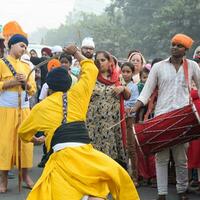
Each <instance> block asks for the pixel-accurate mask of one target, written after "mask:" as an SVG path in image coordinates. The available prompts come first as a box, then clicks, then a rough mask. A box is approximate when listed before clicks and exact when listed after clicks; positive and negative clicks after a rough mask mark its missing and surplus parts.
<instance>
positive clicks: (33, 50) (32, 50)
mask: <svg viewBox="0 0 200 200" xmlns="http://www.w3.org/2000/svg"><path fill="white" fill-rule="evenodd" d="M30 52H34V53H36V54H37V51H36V50H35V49H31V50H30V51H29V53H30Z"/></svg>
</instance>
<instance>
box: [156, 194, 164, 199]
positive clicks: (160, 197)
mask: <svg viewBox="0 0 200 200" xmlns="http://www.w3.org/2000/svg"><path fill="white" fill-rule="evenodd" d="M156 200H166V195H158V198H157V199H156Z"/></svg>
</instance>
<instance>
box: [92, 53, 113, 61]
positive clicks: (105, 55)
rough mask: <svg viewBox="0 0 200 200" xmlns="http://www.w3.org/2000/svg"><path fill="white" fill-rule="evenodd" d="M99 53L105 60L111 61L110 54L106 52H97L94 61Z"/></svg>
mask: <svg viewBox="0 0 200 200" xmlns="http://www.w3.org/2000/svg"><path fill="white" fill-rule="evenodd" d="M100 53H102V54H103V55H104V57H105V58H106V59H108V60H109V61H112V57H111V54H110V53H109V52H107V51H97V52H96V54H95V57H94V58H95V60H96V59H97V55H98V54H100Z"/></svg>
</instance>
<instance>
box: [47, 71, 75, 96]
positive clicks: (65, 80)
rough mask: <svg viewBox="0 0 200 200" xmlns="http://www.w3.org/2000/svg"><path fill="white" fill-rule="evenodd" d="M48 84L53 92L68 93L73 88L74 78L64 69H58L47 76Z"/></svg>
mask: <svg viewBox="0 0 200 200" xmlns="http://www.w3.org/2000/svg"><path fill="white" fill-rule="evenodd" d="M46 83H47V85H48V86H49V89H52V90H53V91H61V92H67V90H69V88H70V87H71V84H72V78H71V76H70V75H69V73H68V71H67V70H66V69H65V68H64V67H58V68H54V69H52V70H51V71H50V72H49V73H48V74H47V78H46Z"/></svg>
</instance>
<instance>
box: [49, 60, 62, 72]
mask: <svg viewBox="0 0 200 200" xmlns="http://www.w3.org/2000/svg"><path fill="white" fill-rule="evenodd" d="M60 66H61V63H60V61H59V60H58V59H52V60H50V61H49V62H48V64H47V69H48V72H50V71H51V70H52V69H53V68H57V67H60Z"/></svg>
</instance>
